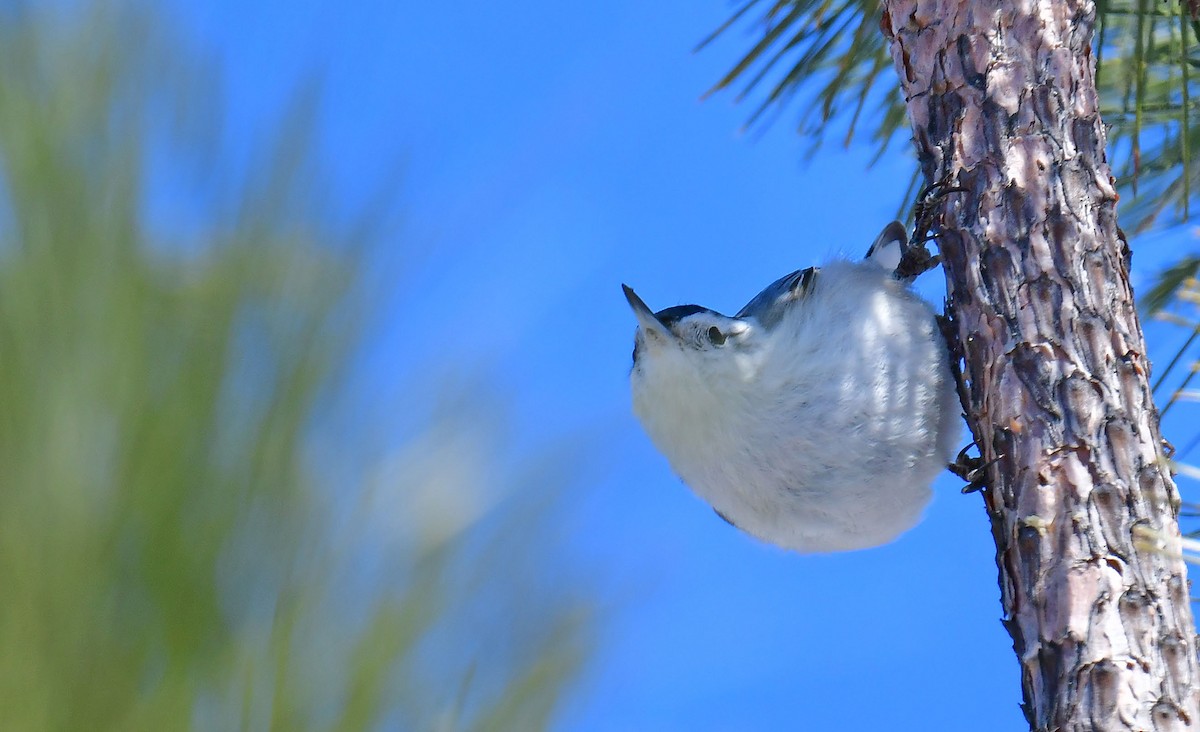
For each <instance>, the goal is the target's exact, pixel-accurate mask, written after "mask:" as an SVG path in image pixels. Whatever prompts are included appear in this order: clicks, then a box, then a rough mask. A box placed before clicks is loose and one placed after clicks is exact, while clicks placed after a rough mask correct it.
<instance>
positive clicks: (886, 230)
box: [866, 221, 908, 272]
mask: <svg viewBox="0 0 1200 732" xmlns="http://www.w3.org/2000/svg"><path fill="white" fill-rule="evenodd" d="M906 244H908V232H907V231H905V229H904V224H902V223H900V222H899V221H893V222H892V223H890V224H888V225H887V226H885V227H883V231H881V232H879V236H877V237H875V243H874V244H872V245H871V248H870V249H868V250H867V257H866V258H867V259H868V260H870V261H872V262H875V263H877V264H878V265H879V266H880V267H883V268H884V269H886V270H888V271H889V272H895V271H896V268H897V267H899V266H900V260H901V259H902V258H903V257H904V249H905V245H906Z"/></svg>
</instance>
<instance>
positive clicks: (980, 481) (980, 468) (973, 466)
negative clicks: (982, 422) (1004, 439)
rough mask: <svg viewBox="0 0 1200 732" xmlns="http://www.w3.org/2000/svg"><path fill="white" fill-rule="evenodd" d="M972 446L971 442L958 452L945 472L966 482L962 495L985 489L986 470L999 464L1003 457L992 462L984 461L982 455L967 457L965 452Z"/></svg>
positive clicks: (986, 482) (999, 456)
mask: <svg viewBox="0 0 1200 732" xmlns="http://www.w3.org/2000/svg"><path fill="white" fill-rule="evenodd" d="M974 446H975V443H974V442H972V443H971V444H970V445H967V446H966V447H964V448H963V449H961V450H959V451H958V456H957V457H956V458H955V459H954V462H952V463H950V464H949V465H947V466H946V469H947V470H949V471H950V472H951V473H954V474H955V475H957V476H958V477H959V478H962V479H963V480H965V481H966V482H967V484H966V485H965V486H963V487H962V492H963V493H964V494H966V493H974V492H976V491H980V490H983V489H984V488H987V487H988V480H987V469H988V468H990V467H992V466H993V465H995V464H996V463H998V462H1000V460H1001V459H1003V458H1004V456H1003V455H998V456H996V457H995V458H994V459H992V460H987V461H984V459H983V456H982V455H980V456H979V457H971V456H969V455H967V451H969V450H970V449H971V448H972V447H974Z"/></svg>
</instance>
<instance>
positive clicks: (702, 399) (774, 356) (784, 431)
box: [632, 262, 960, 552]
mask: <svg viewBox="0 0 1200 732" xmlns="http://www.w3.org/2000/svg"><path fill="white" fill-rule="evenodd" d="M643 361H644V362H645V363H641V364H639V367H638V368H637V369H635V371H634V373H633V375H632V386H633V404H634V411H635V413H636V414H637V416H638V417H639V419H640V420H641V421H642V424H643V425H644V427H645V429H646V431H647V433H648V434H649V435H650V438H651V440H652V441H653V442H654V444H655V445H656V446H657V447H658V448H659V450H661V451H662V452H663V454H664V455H666V457H667V459H668V460H669V461H670V463H671V466H672V467H673V468H674V470H675V471H676V472H677V473H678V474H679V475H680V477H681V478H683V480H684V482H685V483H687V484H688V485H689V486H690V487H691V488H692V489H693V490H694V491H695V492H696V493H697V494H699V495H700V496H701V497H702V498H704V499H705V500H706V501H708V502H709V503H710V504H712V506H713V507H714V508H715V509H716V510H717V511H718V512H720V513H721V514H722V515H723V516H724V517H725V518H727V519H728V520H729V521H731V522H732V523H733V524H735V525H736V526H738V527H739V528H741V529H743V530H744V531H747V532H749V533H750V534H753V535H754V536H756V537H758V538H760V539H763V540H765V541H769V542H772V543H774V544H778V545H779V546H782V547H785V548H788V549H794V550H797V551H804V552H822V551H838V550H848V549H860V548H865V547H870V546H876V545H878V544H883V543H886V542H888V541H891V540H892V539H894V538H895V537H896V536H898V535H899V534H900V533H902V532H903V531H905V530H907V529H909V528H911V527H912V526H913V525H914V524H915V523H916V522H917V521H918V520H919V519H920V516H921V513H922V510H923V509H924V507H925V505H926V504H927V503H928V501H929V498H930V494H931V492H930V484H931V483H932V481H933V479H934V478H935V477H936V476H937V474H938V473H939V472H940V471H941V470H943V469H944V468H945V466H946V463H947V462H949V460H950V459H951V458H952V457H953V455H954V453H955V452H956V448H957V443H958V440H959V434H960V427H959V424H960V422H959V406H958V399H957V396H956V393H955V390H954V386H953V379H952V377H951V374H950V370H949V361H948V356H947V354H946V348H945V344H944V342H943V340H942V337H941V334H940V333H939V332H938V328H937V323H936V321H935V320H934V315H933V312H932V310H931V309H930V308H929V306H928V305H927V304H926V303H925V302H924V301H922V300H921V299H920V298H919V297H918V296H917V295H915V294H914V293H913V292H912V291H911V290H909V289H908V288H907V287H905V286H904V285H903V284H902V283H900V282H897V281H896V280H895V279H893V278H892V277H890V276H889V275H888V274H887V273H886V272H885V271H884V270H882V269H881V268H879V267H878V266H877V265H875V264H871V263H850V262H834V263H831V264H829V265H827V266H825V267H823V268H822V269H821V271H820V272H819V274H818V275H817V278H816V280H815V283H814V285H813V287H812V288H811V289H810V290H809V292H808V294H807V295H806V296H805V298H804V299H803V300H802V301H800V302H798V303H797V304H796V305H795V306H793V307H792V308H791V309H790V310H789V312H788V313H787V315H786V316H785V317H784V318H783V320H782V321H781V322H780V323H779V324H778V325H777V326H776V328H775V329H774V330H773V331H772V332H771V333H770V334H769V338H767V339H766V340H765V342H764V345H763V347H762V348H761V349H759V350H757V351H755V352H753V353H751V354H746V355H743V356H741V357H738V358H727V359H725V360H724V362H723V363H724V364H726V365H725V366H724V367H723V368H722V369H720V370H716V371H714V370H713V368H712V367H711V363H710V362H701V361H697V360H696V359H689V357H688V353H687V352H686V351H683V350H678V351H669V350H668V351H664V352H661V353H658V354H656V357H655V358H653V359H643ZM705 364H708V365H705Z"/></svg>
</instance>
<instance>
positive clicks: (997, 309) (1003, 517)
mask: <svg viewBox="0 0 1200 732" xmlns="http://www.w3.org/2000/svg"><path fill="white" fill-rule="evenodd" d="M883 4H884V13H883V18H882V29H883V32H884V34H885V35H886V36H887V38H888V39H889V41H890V43H891V50H892V57H893V59H894V60H895V63H896V68H897V71H898V72H899V74H900V77H901V83H902V85H903V90H904V94H905V98H906V99H907V108H908V115H909V118H910V121H911V122H912V127H913V132H914V140H915V143H916V147H917V150H918V154H919V156H920V159H921V163H922V168H923V171H924V173H925V174H926V175H927V176H929V178H930V179H936V178H938V177H940V176H941V175H942V174H943V173H945V172H947V171H948V172H951V173H953V178H952V182H953V183H954V184H955V185H959V186H962V187H964V188H965V189H966V191H965V192H962V193H956V194H953V195H952V196H951V197H950V198H949V199H948V202H947V204H946V207H945V215H944V219H943V221H944V230H943V231H942V232H941V236H940V238H939V246H940V247H941V251H942V254H943V261H944V265H945V273H946V280H947V286H948V293H949V303H948V314H949V315H950V316H951V318H952V323H953V327H952V330H953V331H954V338H956V339H957V341H958V343H957V345H958V347H959V349H960V353H961V355H962V356H963V359H964V361H963V368H964V377H965V380H966V383H967V385H968V387H967V390H966V394H967V397H966V400H967V402H968V407H969V416H968V421H969V423H970V426H971V428H972V431H973V432H974V434H975V436H976V438H977V440H978V441H979V444H980V449H981V451H982V453H983V456H984V458H985V459H987V460H993V459H997V462H996V463H995V465H994V466H993V467H992V468H991V469H990V470H989V473H988V475H989V479H990V485H989V487H988V488H987V489H986V490H985V492H984V500H985V502H986V505H987V509H988V513H989V515H990V518H991V522H992V533H993V535H994V538H995V541H996V562H997V565H998V566H999V570H1000V590H1001V601H1002V603H1003V607H1004V613H1005V624H1006V626H1007V628H1008V630H1009V632H1010V633H1011V635H1012V638H1013V645H1014V648H1015V650H1016V653H1017V657H1018V659H1019V662H1020V665H1021V679H1022V688H1023V694H1024V704H1023V706H1024V710H1025V714H1026V717H1027V718H1028V720H1029V724H1030V726H1031V728H1033V729H1035V730H1072V731H1082V730H1182V729H1189V728H1190V729H1200V705H1198V688H1200V686H1198V685H1200V671H1198V666H1197V660H1196V640H1195V627H1194V625H1193V620H1192V613H1191V608H1190V606H1189V590H1188V584H1187V580H1186V570H1185V567H1184V564H1183V562H1182V561H1181V560H1180V559H1179V558H1178V556H1177V554H1175V552H1176V551H1177V539H1178V536H1179V528H1178V524H1177V521H1176V517H1177V514H1178V510H1179V496H1178V493H1177V492H1176V489H1175V485H1174V483H1173V482H1172V480H1171V477H1170V475H1169V473H1168V471H1167V469H1166V467H1165V465H1164V462H1163V458H1162V455H1161V450H1160V445H1161V439H1160V435H1159V428H1158V414H1157V411H1156V410H1155V408H1154V406H1153V403H1152V401H1151V394H1150V387H1149V384H1148V379H1147V375H1148V371H1149V368H1150V364H1149V362H1148V361H1147V359H1146V355H1145V354H1146V349H1145V345H1144V343H1143V338H1142V332H1141V328H1140V326H1139V324H1138V318H1137V313H1136V312H1135V310H1134V301H1133V294H1132V292H1131V290H1130V285H1129V270H1128V265H1129V255H1128V249H1127V248H1126V246H1125V244H1124V241H1123V239H1122V237H1121V235H1120V234H1119V230H1118V229H1117V221H1116V201H1117V194H1116V191H1115V189H1114V187H1113V183H1112V178H1111V176H1110V172H1109V167H1108V162H1107V159H1106V157H1105V150H1104V144H1105V134H1104V127H1103V126H1102V124H1101V120H1100V116H1099V111H1098V108H1097V95H1096V88H1095V69H1094V59H1093V57H1092V53H1091V40H1092V29H1093V25H1094V20H1095V7H1094V6H1093V4H1092V3H1091V2H1088V1H1087V0H1065V1H1063V0H1059V1H1056V2H1043V3H1037V4H1034V3H1006V2H998V1H996V0H991V1H980V2H971V1H970V0H961V1H959V2H954V1H953V0H920V1H917V0H885V2H884V3H883ZM1147 536H1156V537H1158V538H1157V542H1158V546H1157V548H1156V547H1155V546H1153V544H1154V541H1147V540H1146V538H1145V537H1147ZM966 726H969V725H966V723H964V728H965V727H966Z"/></svg>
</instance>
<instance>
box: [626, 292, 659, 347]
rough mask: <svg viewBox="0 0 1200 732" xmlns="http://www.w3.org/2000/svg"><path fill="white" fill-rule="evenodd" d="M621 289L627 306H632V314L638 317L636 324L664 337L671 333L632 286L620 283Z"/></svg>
mask: <svg viewBox="0 0 1200 732" xmlns="http://www.w3.org/2000/svg"><path fill="white" fill-rule="evenodd" d="M621 289H622V290H624V291H625V299H626V300H628V301H629V307H631V308H633V314H634V316H635V317H636V318H637V319H638V324H639V325H641V326H642V330H648V331H651V332H654V333H658V334H659V335H661V336H664V337H666V336H669V335H671V331H669V330H667V326H665V325H663V323H662V321H661V320H659V319H658V316H656V315H655V314H654V311H653V310H651V309H650V308H649V307H648V306H647V305H646V303H644V302H642V298H640V297H638V296H637V293H636V292H634V291H633V288H632V287H630V286H629V285H621Z"/></svg>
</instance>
